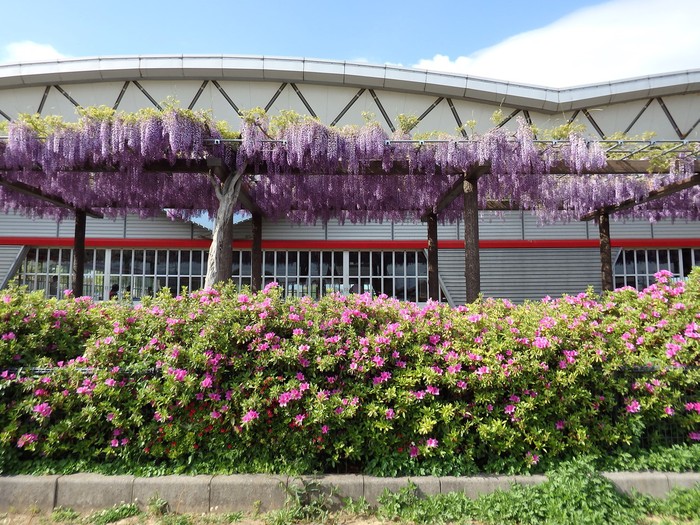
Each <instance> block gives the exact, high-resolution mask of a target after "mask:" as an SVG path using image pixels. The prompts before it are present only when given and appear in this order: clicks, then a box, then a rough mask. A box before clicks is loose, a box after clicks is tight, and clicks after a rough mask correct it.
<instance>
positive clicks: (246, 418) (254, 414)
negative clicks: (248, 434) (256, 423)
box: [241, 410, 260, 423]
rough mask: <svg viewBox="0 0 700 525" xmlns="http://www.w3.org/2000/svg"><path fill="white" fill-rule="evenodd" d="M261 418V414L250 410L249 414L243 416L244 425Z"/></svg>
mask: <svg viewBox="0 0 700 525" xmlns="http://www.w3.org/2000/svg"><path fill="white" fill-rule="evenodd" d="M259 416H260V414H258V413H257V412H256V411H255V410H249V411H248V413H247V414H246V415H245V416H243V418H242V419H241V421H242V422H243V423H248V422H250V421H253V420H254V419H258V417H259Z"/></svg>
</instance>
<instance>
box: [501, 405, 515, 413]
mask: <svg viewBox="0 0 700 525" xmlns="http://www.w3.org/2000/svg"><path fill="white" fill-rule="evenodd" d="M503 411H504V412H505V413H506V414H508V415H511V414H514V413H515V406H514V405H506V408H505V409H504V410H503Z"/></svg>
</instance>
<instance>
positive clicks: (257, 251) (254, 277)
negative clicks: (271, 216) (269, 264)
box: [250, 212, 263, 292]
mask: <svg viewBox="0 0 700 525" xmlns="http://www.w3.org/2000/svg"><path fill="white" fill-rule="evenodd" d="M262 262H263V261H262V215H261V214H260V213H257V212H253V245H252V246H251V253H250V264H251V288H252V290H253V291H254V292H257V291H260V290H262Z"/></svg>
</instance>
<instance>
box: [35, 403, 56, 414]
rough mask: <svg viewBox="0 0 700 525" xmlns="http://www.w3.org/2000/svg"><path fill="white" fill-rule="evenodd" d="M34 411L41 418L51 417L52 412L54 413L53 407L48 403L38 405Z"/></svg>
mask: <svg viewBox="0 0 700 525" xmlns="http://www.w3.org/2000/svg"><path fill="white" fill-rule="evenodd" d="M33 410H34V412H36V413H37V414H39V415H40V416H41V417H49V416H50V415H51V412H53V410H52V408H51V405H49V404H48V403H40V404H38V405H36V406H35V407H34V409H33Z"/></svg>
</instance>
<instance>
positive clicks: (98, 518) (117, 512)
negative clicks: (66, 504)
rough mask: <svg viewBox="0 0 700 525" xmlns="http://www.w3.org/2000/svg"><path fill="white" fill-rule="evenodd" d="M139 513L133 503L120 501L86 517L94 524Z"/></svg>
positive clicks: (100, 524) (118, 519)
mask: <svg viewBox="0 0 700 525" xmlns="http://www.w3.org/2000/svg"><path fill="white" fill-rule="evenodd" d="M139 514H141V511H140V510H139V508H138V506H137V505H136V504H135V503H122V504H121V505H115V506H114V507H112V508H110V509H104V510H101V511H99V512H96V513H95V514H92V515H91V516H89V517H88V518H87V520H88V522H89V523H91V524H94V525H107V524H108V523H114V522H115V521H120V520H123V519H126V518H130V517H132V516H138V515H139Z"/></svg>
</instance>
